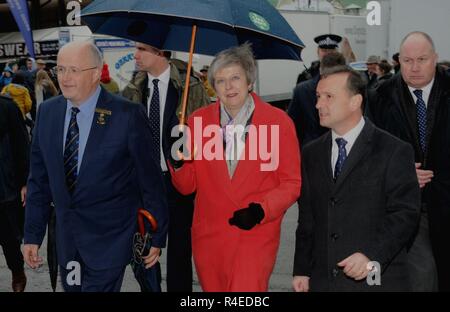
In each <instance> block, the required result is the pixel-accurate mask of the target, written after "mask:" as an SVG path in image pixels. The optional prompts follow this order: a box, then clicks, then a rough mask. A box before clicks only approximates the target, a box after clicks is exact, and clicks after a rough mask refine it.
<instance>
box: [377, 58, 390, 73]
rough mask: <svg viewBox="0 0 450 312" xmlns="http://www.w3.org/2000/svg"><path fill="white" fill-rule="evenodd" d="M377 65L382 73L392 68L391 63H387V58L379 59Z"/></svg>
mask: <svg viewBox="0 0 450 312" xmlns="http://www.w3.org/2000/svg"><path fill="white" fill-rule="evenodd" d="M378 67H380V69H381V71H382V72H383V74H384V75H386V74H388V73H389V72H390V71H391V70H392V65H391V64H389V62H388V61H387V60H381V61H380V63H378Z"/></svg>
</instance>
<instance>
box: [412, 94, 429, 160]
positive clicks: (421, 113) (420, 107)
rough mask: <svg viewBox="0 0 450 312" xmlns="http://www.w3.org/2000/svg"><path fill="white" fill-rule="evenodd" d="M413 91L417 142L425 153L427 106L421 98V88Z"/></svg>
mask: <svg viewBox="0 0 450 312" xmlns="http://www.w3.org/2000/svg"><path fill="white" fill-rule="evenodd" d="M413 92H414V94H415V95H416V97H417V101H416V115H417V126H418V127H419V142H420V147H421V148H422V151H423V152H424V153H425V150H426V136H427V107H426V106H425V101H424V100H423V98H422V90H414V91H413Z"/></svg>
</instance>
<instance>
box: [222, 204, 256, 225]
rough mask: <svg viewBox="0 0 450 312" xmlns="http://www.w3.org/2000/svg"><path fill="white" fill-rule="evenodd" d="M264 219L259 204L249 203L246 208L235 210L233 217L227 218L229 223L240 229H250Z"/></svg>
mask: <svg viewBox="0 0 450 312" xmlns="http://www.w3.org/2000/svg"><path fill="white" fill-rule="evenodd" d="M262 219H264V209H263V208H262V207H261V205H260V204H256V203H250V205H248V208H243V209H239V210H236V211H235V212H234V214H233V217H232V218H230V219H229V220H228V223H230V225H235V226H237V227H238V228H240V229H242V230H247V231H248V230H251V229H252V228H253V227H254V226H255V225H256V224H259V223H261V221H262Z"/></svg>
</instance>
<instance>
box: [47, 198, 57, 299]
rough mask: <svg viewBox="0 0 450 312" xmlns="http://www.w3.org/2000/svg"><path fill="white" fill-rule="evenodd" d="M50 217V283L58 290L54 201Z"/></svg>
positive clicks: (54, 289) (48, 259) (48, 260)
mask: <svg viewBox="0 0 450 312" xmlns="http://www.w3.org/2000/svg"><path fill="white" fill-rule="evenodd" d="M50 209H51V212H50V219H49V221H48V229H47V262H48V271H49V274H50V283H51V285H52V289H53V292H55V291H56V281H57V279H58V256H57V253H56V212H55V206H54V205H53V203H51V205H50Z"/></svg>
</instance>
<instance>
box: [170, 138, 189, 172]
mask: <svg viewBox="0 0 450 312" xmlns="http://www.w3.org/2000/svg"><path fill="white" fill-rule="evenodd" d="M180 138H181V141H180V142H177V141H178V140H180ZM175 143H176V144H177V146H178V145H179V144H180V143H183V144H182V145H181V146H179V147H178V149H176V147H177V146H174V144H175ZM169 144H170V155H169V162H170V164H171V165H172V167H173V168H174V169H179V168H181V167H182V166H183V164H184V160H182V159H180V157H179V155H177V151H178V152H180V154H183V145H185V144H186V134H185V133H184V132H183V131H180V132H179V133H178V136H171V137H170V139H169ZM174 148H175V149H174Z"/></svg>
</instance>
